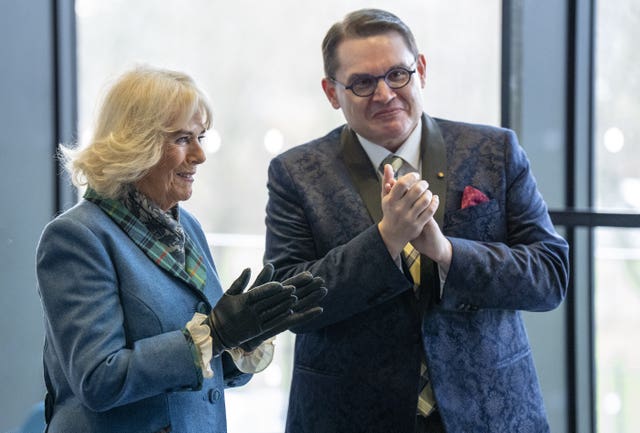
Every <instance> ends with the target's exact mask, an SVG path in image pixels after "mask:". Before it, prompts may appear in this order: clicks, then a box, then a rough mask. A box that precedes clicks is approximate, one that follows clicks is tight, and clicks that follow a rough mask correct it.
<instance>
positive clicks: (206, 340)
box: [185, 313, 213, 379]
mask: <svg viewBox="0 0 640 433" xmlns="http://www.w3.org/2000/svg"><path fill="white" fill-rule="evenodd" d="M206 320H207V315H206V314H202V313H195V314H194V315H193V317H192V318H191V320H190V321H188V322H187V324H186V325H185V326H186V328H187V331H188V332H189V334H191V339H192V340H193V343H194V347H195V349H196V352H197V354H196V358H197V359H196V361H197V364H198V365H199V366H200V368H201V369H202V375H203V376H204V377H206V378H207V379H210V378H212V377H213V370H212V369H211V357H212V354H213V350H212V345H213V343H212V340H211V329H209V326H208V325H206V324H205V322H206Z"/></svg>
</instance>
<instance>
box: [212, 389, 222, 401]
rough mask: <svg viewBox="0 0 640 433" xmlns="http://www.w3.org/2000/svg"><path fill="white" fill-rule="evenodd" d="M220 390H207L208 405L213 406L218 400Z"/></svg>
mask: <svg viewBox="0 0 640 433" xmlns="http://www.w3.org/2000/svg"><path fill="white" fill-rule="evenodd" d="M220 395H221V393H220V390H218V389H210V390H209V403H211V404H214V403H215V402H216V401H218V400H220Z"/></svg>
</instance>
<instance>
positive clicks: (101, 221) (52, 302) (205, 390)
mask: <svg viewBox="0 0 640 433" xmlns="http://www.w3.org/2000/svg"><path fill="white" fill-rule="evenodd" d="M180 215H181V217H180V221H181V224H182V226H183V228H184V230H185V232H186V233H187V234H188V236H190V238H191V239H192V240H193V241H194V243H195V244H196V245H197V246H198V247H199V248H200V250H201V251H202V252H203V253H204V254H205V263H206V267H207V268H206V270H207V282H206V286H205V288H204V291H202V292H201V291H200V290H198V289H197V288H195V287H192V286H191V285H189V284H187V283H185V282H183V281H182V280H180V279H179V278H177V277H175V276H173V275H171V274H169V273H168V272H166V271H164V270H163V269H161V268H160V267H158V266H156V265H155V264H154V263H153V262H151V261H150V259H149V257H148V256H147V255H145V253H144V252H143V251H142V250H141V249H140V248H138V247H137V246H136V245H135V244H134V243H133V242H132V241H131V239H130V238H129V237H127V235H126V234H125V233H124V232H123V231H122V230H121V229H120V227H119V226H117V225H116V224H115V223H114V222H113V221H112V220H111V218H109V217H108V216H107V215H106V214H105V213H104V212H103V211H102V210H101V209H100V208H98V207H97V206H96V205H95V204H93V203H91V202H88V201H81V202H80V203H79V204H78V205H76V206H75V207H73V208H72V209H70V210H69V211H67V212H66V213H64V214H62V215H60V216H59V217H57V218H56V219H55V220H53V221H52V222H51V223H49V224H48V225H47V227H46V228H45V230H44V232H43V234H42V237H41V239H40V244H39V246H38V251H37V278H38V287H39V292H40V296H41V299H42V305H43V308H44V316H45V332H46V333H45V345H44V369H45V381H46V384H47V391H48V393H49V394H50V397H51V399H52V400H53V405H52V407H51V408H50V409H52V419H51V422H50V425H49V430H48V432H49V433H58V432H60V433H87V432H92V433H113V432H118V433H143V432H148V433H152V432H157V431H159V430H160V429H162V428H164V427H167V426H170V427H171V431H173V432H180V433H183V432H184V433H189V432H194V433H202V432H211V433H214V432H215V433H224V432H226V420H225V408H224V394H223V391H224V388H225V386H237V385H242V384H244V383H246V382H247V381H248V380H249V378H250V377H251V376H250V375H244V374H242V373H240V372H239V371H238V370H236V369H235V367H233V364H232V362H231V361H230V359H229V360H227V359H226V358H224V357H223V358H220V357H217V358H214V359H213V360H212V363H211V365H212V368H213V371H214V377H213V378H212V379H206V380H204V381H203V380H202V374H201V372H200V369H199V367H198V366H196V364H195V362H194V357H193V355H192V353H191V349H190V347H189V345H188V343H187V341H186V339H185V337H184V335H183V334H182V331H181V330H182V328H184V326H185V324H186V323H187V322H188V321H189V320H190V319H191V317H192V316H193V314H194V313H195V312H196V311H200V312H203V313H206V312H208V311H210V310H211V305H212V304H215V302H216V301H217V299H218V298H219V297H220V296H221V295H222V290H221V287H220V282H219V279H218V275H217V273H216V268H215V265H214V262H213V259H212V257H211V254H210V252H209V248H208V245H207V242H206V239H205V236H204V233H203V231H202V229H201V227H200V225H199V224H198V222H197V221H196V220H195V219H194V218H193V217H192V216H191V215H190V214H189V213H188V212H186V211H185V210H183V209H181V211H180ZM50 403H51V401H50Z"/></svg>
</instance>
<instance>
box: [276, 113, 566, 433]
mask: <svg viewBox="0 0 640 433" xmlns="http://www.w3.org/2000/svg"><path fill="white" fill-rule="evenodd" d="M425 125H436V127H437V128H438V129H439V132H438V134H440V135H441V138H442V142H443V143H444V145H445V148H446V158H447V159H446V170H445V171H444V173H443V174H444V176H443V179H444V181H445V182H446V200H444V201H443V202H442V203H441V204H440V206H441V207H444V208H443V210H444V218H443V224H442V226H441V229H442V230H443V233H444V234H445V236H447V238H448V239H449V241H450V242H451V244H452V247H453V260H452V263H451V266H450V268H449V272H448V274H447V279H446V281H445V284H444V287H443V294H442V297H441V299H440V300H439V301H438V302H432V303H431V304H429V305H428V306H427V307H426V310H424V311H421V310H420V309H419V306H418V304H417V303H416V299H415V296H413V291H412V290H411V282H410V281H409V280H408V279H407V278H406V277H405V276H404V274H403V273H402V272H401V271H400V270H399V269H398V267H397V265H396V264H395V262H394V261H393V260H392V259H391V258H390V257H389V254H388V253H387V250H386V247H385V245H384V242H383V241H382V239H381V237H380V234H379V232H378V230H377V227H376V224H375V223H376V221H374V220H373V219H372V217H371V215H370V214H369V212H368V210H367V208H366V206H365V204H364V202H363V199H362V197H361V195H360V193H359V191H358V189H357V188H356V185H355V184H354V181H353V179H354V178H353V175H352V171H351V167H352V166H357V167H362V168H361V171H362V172H363V173H365V176H366V177H368V178H370V179H371V181H370V182H371V183H372V185H373V186H372V189H371V190H372V191H373V193H374V194H377V196H378V197H379V186H377V185H379V180H378V177H377V176H378V175H377V173H376V170H375V169H374V168H373V167H372V166H371V163H370V162H369V160H368V158H367V156H366V153H365V152H364V151H363V150H362V149H361V148H360V150H361V154H362V155H361V157H359V159H360V160H359V161H356V162H355V163H352V161H351V160H352V159H353V158H350V160H349V161H347V160H346V159H345V152H346V149H348V148H349V143H350V142H353V140H355V141H356V142H357V138H356V136H355V134H354V133H353V132H352V131H350V130H349V129H348V128H347V127H339V128H337V129H336V130H334V131H332V132H330V133H329V134H328V135H326V136H325V137H322V138H319V139H317V140H314V141H312V142H310V143H308V144H305V145H302V146H298V147H295V148H293V149H291V150H288V151H287V152H285V153H283V154H281V155H279V156H277V157H276V158H274V159H273V160H272V162H271V164H270V167H269V180H268V189H269V202H268V204H267V218H266V224H267V240H266V251H265V260H267V261H269V262H272V263H273V264H274V266H275V268H276V278H278V279H282V278H286V277H288V276H291V275H293V274H295V273H297V272H301V271H303V270H309V271H311V272H312V273H314V274H316V275H318V276H320V277H323V278H324V279H325V283H326V286H327V289H328V294H327V296H326V297H325V298H324V299H323V302H322V306H323V307H324V312H323V314H322V315H321V316H319V317H318V318H317V319H314V320H313V321H311V322H309V323H307V324H305V325H303V326H301V327H299V328H297V329H295V330H294V331H295V332H296V333H297V334H298V335H297V338H296V343H295V344H296V348H295V362H294V370H293V377H292V384H291V394H290V399H289V407H288V414H287V432H289V433H306V432H309V433H333V432H367V433H378V432H380V433H389V432H400V433H406V432H410V433H412V432H414V431H415V424H416V407H417V400H418V390H419V376H420V361H421V359H422V357H423V356H424V357H426V360H427V365H428V367H429V376H430V378H431V383H432V387H433V392H434V396H435V399H436V401H437V406H438V411H439V413H440V415H441V417H442V422H443V423H444V425H445V428H446V431H447V432H448V433H463V432H464V433H476V432H477V433H484V432H491V433H528V432H531V433H544V432H548V431H549V426H548V423H547V420H546V414H545V409H544V404H543V401H542V395H541V392H540V388H539V385H538V379H537V376H536V371H535V367H534V364H533V357H532V355H531V349H530V347H529V342H528V339H527V334H526V331H525V328H524V323H523V320H522V318H521V315H520V313H519V310H527V311H547V310H550V309H553V308H556V307H557V306H558V305H559V304H560V303H561V302H562V300H563V299H564V296H565V293H566V287H567V278H568V248H567V243H566V242H565V241H564V239H562V238H561V237H560V236H559V235H558V234H557V233H556V231H555V229H554V227H553V224H552V223H551V220H550V218H549V215H548V212H547V207H546V205H545V203H544V201H543V199H542V197H541V195H540V193H539V192H538V190H537V187H536V182H535V179H534V177H533V175H532V174H531V171H530V167H529V163H528V161H527V158H526V155H525V152H524V150H523V149H522V148H521V147H520V145H519V144H518V141H517V139H516V136H515V134H514V133H513V132H512V131H509V130H506V129H501V128H495V127H489V126H481V125H471V124H464V123H460V122H451V121H446V120H441V119H431V118H429V117H428V116H426V115H425V116H424V117H423V132H422V137H423V139H424V137H426V136H428V135H427V132H428V131H426V130H425V128H426V127H427V126H425ZM358 146H359V144H358ZM423 161H424V157H423ZM423 163H424V162H423ZM350 164H351V165H350ZM367 164H368V167H367ZM427 180H429V179H427ZM430 183H431V181H430ZM467 185H473V186H474V187H475V188H477V189H478V190H480V191H483V192H484V193H485V194H486V195H487V196H488V197H490V200H489V201H487V202H485V203H481V204H478V205H476V206H472V207H468V208H466V209H461V208H460V204H461V199H462V191H463V189H464V187H465V186H467Z"/></svg>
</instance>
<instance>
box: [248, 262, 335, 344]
mask: <svg viewBox="0 0 640 433" xmlns="http://www.w3.org/2000/svg"><path fill="white" fill-rule="evenodd" d="M282 285H283V286H284V287H295V292H294V293H295V295H296V297H297V298H298V301H297V302H296V303H295V304H294V305H293V306H292V307H291V309H292V310H293V314H292V315H291V316H288V317H283V318H282V320H281V321H280V323H278V324H277V325H276V326H274V327H273V328H272V329H269V330H266V331H265V332H264V333H262V334H260V335H259V336H257V337H255V338H252V339H251V340H249V341H246V342H244V343H242V344H240V348H241V349H242V350H244V351H246V352H253V351H254V350H255V349H256V348H257V347H258V346H260V344H262V342H263V341H264V340H267V339H269V338H271V337H274V336H276V335H278V334H280V333H281V332H284V331H286V330H287V329H289V328H291V327H294V326H297V325H301V324H303V323H305V322H308V321H309V320H311V319H313V318H314V317H316V316H318V315H319V314H321V313H322V307H319V306H318V304H319V303H320V301H321V300H322V298H324V297H325V295H326V294H327V289H326V287H324V280H323V279H322V278H320V277H314V276H313V275H311V273H310V272H306V271H305V272H301V273H299V274H297V275H295V276H293V277H291V278H288V279H286V280H285V281H283V282H282Z"/></svg>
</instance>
